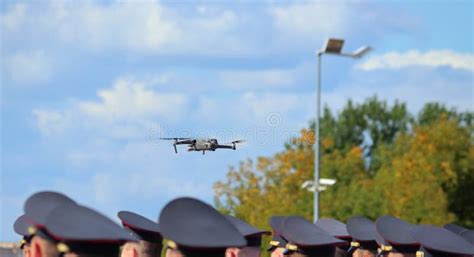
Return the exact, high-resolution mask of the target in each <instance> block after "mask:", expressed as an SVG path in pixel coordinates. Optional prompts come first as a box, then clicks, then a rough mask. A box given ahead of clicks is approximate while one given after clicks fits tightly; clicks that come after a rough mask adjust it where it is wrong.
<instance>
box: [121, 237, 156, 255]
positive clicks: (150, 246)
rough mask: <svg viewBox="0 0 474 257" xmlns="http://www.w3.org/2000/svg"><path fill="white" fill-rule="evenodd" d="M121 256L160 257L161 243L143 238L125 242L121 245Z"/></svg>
mask: <svg viewBox="0 0 474 257" xmlns="http://www.w3.org/2000/svg"><path fill="white" fill-rule="evenodd" d="M120 256H121V257H160V256H161V243H153V242H148V241H145V240H140V241H138V242H127V243H125V244H124V245H123V247H122V253H121V255H120Z"/></svg>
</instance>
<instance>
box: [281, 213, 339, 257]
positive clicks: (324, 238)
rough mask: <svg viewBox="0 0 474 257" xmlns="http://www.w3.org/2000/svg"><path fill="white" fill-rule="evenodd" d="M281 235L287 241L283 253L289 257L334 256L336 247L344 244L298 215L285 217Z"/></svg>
mask: <svg viewBox="0 0 474 257" xmlns="http://www.w3.org/2000/svg"><path fill="white" fill-rule="evenodd" d="M281 235H282V236H283V237H284V238H286V239H287V240H288V242H289V243H288V244H286V246H285V248H286V250H285V252H284V253H283V254H284V255H285V256H290V257H316V256H317V257H334V255H335V252H336V247H337V246H340V245H344V244H346V242H345V241H343V240H340V239H337V238H336V237H333V236H332V235H330V234H329V233H328V232H326V231H324V230H322V229H321V228H320V227H318V226H316V225H315V224H313V223H311V222H309V221H307V220H306V219H304V218H303V217H300V216H290V217H287V218H286V219H285V220H284V221H283V226H282V230H281Z"/></svg>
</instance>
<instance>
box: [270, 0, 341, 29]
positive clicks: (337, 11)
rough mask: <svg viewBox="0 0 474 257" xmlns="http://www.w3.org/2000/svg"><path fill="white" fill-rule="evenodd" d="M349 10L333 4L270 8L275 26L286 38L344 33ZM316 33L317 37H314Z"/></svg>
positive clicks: (306, 4)
mask: <svg viewBox="0 0 474 257" xmlns="http://www.w3.org/2000/svg"><path fill="white" fill-rule="evenodd" d="M348 12H349V9H348V8H347V5H343V4H335V3H321V2H320V3H315V2H309V3H303V4H292V5H283V6H278V5H277V6H276V7H271V8H270V13H271V14H272V16H273V18H274V21H275V25H276V26H277V28H278V29H279V30H280V31H282V32H284V33H286V34H287V35H286V36H291V35H293V36H294V35H298V36H300V35H304V34H306V35H307V37H314V36H319V37H320V36H321V35H331V36H336V35H334V33H344V32H345V30H346V26H345V25H346V20H345V18H346V17H347V16H348ZM314 33H317V35H314Z"/></svg>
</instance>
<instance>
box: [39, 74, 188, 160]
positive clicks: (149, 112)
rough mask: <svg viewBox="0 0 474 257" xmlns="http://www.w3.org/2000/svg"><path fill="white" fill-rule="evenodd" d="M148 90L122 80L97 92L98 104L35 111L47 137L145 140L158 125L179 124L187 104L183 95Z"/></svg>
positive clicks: (88, 103) (87, 102)
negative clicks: (88, 134) (75, 135)
mask: <svg viewBox="0 0 474 257" xmlns="http://www.w3.org/2000/svg"><path fill="white" fill-rule="evenodd" d="M147 86H148V85H146V84H145V83H143V82H137V81H133V80H130V79H119V80H117V81H116V82H115V83H114V85H113V86H112V87H111V88H108V89H101V90H98V91H97V97H98V100H94V101H90V100H89V101H84V100H74V101H72V102H70V103H69V104H68V106H67V107H66V108H65V109H63V110H51V109H46V108H36V109H34V110H33V115H34V116H35V118H36V122H37V126H38V128H39V129H40V131H41V132H42V133H43V134H44V135H47V136H54V135H56V136H57V135H61V134H62V133H65V132H66V133H67V132H70V131H71V130H72V131H81V132H87V131H92V132H93V133H97V132H100V133H101V134H102V135H103V136H109V137H113V138H135V137H145V136H146V133H147V131H148V130H149V129H150V128H153V127H155V126H156V125H157V122H158V121H167V122H171V123H172V122H173V121H176V119H177V117H180V116H182V114H183V111H185V110H186V109H187V104H188V98H187V97H186V96H185V95H184V94H180V93H168V92H158V91H153V90H151V89H150V88H148V87H147ZM79 157H80V156H79ZM79 157H78V158H79Z"/></svg>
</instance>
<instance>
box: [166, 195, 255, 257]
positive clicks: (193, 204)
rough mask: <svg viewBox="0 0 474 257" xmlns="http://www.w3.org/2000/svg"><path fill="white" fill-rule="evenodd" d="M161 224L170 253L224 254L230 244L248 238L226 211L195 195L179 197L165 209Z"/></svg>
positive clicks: (187, 256) (205, 256)
mask: <svg viewBox="0 0 474 257" xmlns="http://www.w3.org/2000/svg"><path fill="white" fill-rule="evenodd" d="M159 224H160V230H161V234H162V236H163V237H164V238H165V239H166V240H167V246H168V250H167V251H170V252H171V254H170V255H175V256H185V257H197V256H199V257H208V256H224V255H225V251H226V249H227V248H230V247H238V248H240V247H244V246H246V244H247V242H246V240H245V238H244V237H243V236H242V235H241V234H240V233H239V231H238V230H237V228H235V227H234V226H233V225H232V224H231V223H230V222H229V221H228V220H227V219H226V218H225V216H224V215H222V214H220V213H219V212H218V211H217V210H215V209H214V208H213V207H212V206H210V205H208V204H206V203H204V202H202V201H199V200H197V199H193V198H187V197H185V198H178V199H175V200H173V201H171V202H169V203H168V204H167V205H166V206H165V207H164V208H163V210H162V211H161V213H160V217H159Z"/></svg>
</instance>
